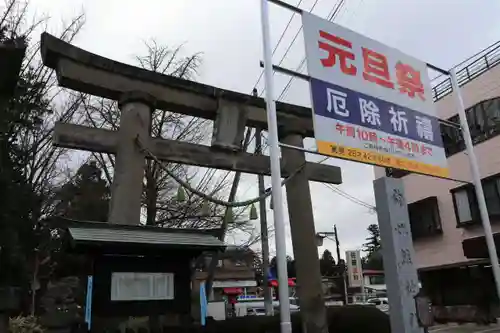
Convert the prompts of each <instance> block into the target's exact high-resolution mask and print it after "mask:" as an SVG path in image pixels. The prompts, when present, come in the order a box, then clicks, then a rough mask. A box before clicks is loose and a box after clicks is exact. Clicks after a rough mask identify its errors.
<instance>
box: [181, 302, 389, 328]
mask: <svg viewBox="0 0 500 333" xmlns="http://www.w3.org/2000/svg"><path fill="white" fill-rule="evenodd" d="M327 317H328V331H329V332H330V333H367V332H370V333H390V332H391V328H390V323H389V316H388V315H387V314H385V313H383V312H382V311H380V310H378V309H377V308H375V307H367V306H356V305H352V306H342V307H340V306H339V307H330V308H328V314H327ZM292 330H293V333H302V325H301V320H300V314H298V313H297V314H293V315H292ZM179 332H182V331H179ZM188 332H189V331H188ZM191 332H193V333H194V332H196V331H194V330H191ZM198 332H200V331H198ZM201 332H206V333H236V332H237V333H279V332H280V322H279V315H276V316H274V317H266V316H246V317H236V318H231V319H228V320H225V321H212V322H209V323H208V325H207V326H206V327H205V329H203V330H201Z"/></svg>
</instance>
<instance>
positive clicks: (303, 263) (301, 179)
mask: <svg viewBox="0 0 500 333" xmlns="http://www.w3.org/2000/svg"><path fill="white" fill-rule="evenodd" d="M282 137H283V140H282V142H283V143H285V144H288V145H293V146H296V147H303V136H302V134H300V133H296V132H287V133H286V132H285V133H282ZM282 156H283V160H284V162H285V165H286V168H287V169H288V170H290V172H294V171H295V170H296V169H297V168H299V167H300V166H302V165H303V164H304V163H305V162H306V159H305V155H304V152H301V151H299V150H295V149H287V148H284V149H282ZM286 197H287V201H288V214H289V216H290V229H291V233H292V242H293V254H294V257H295V268H296V271H297V281H298V284H299V286H300V288H298V294H299V298H300V312H301V317H302V320H303V325H304V328H305V332H307V333H328V325H327V319H326V308H325V301H324V299H323V288H322V284H321V273H320V269H319V257H318V248H317V246H316V231H315V229H314V217H313V209H312V202H311V192H310V189H309V180H308V177H307V172H306V170H305V168H303V169H302V170H301V171H300V172H299V173H297V174H296V175H295V176H294V177H293V178H292V179H291V180H290V181H289V182H288V183H287V184H286Z"/></svg>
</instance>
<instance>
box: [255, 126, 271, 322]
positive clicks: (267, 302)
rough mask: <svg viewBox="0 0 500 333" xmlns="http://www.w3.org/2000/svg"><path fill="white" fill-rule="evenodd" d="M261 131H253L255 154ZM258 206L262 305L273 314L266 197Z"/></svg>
mask: <svg viewBox="0 0 500 333" xmlns="http://www.w3.org/2000/svg"><path fill="white" fill-rule="evenodd" d="M261 134H262V131H261V130H260V129H257V130H256V131H255V154H256V155H257V154H258V155H261V154H262V137H261ZM257 177H258V180H259V195H262V193H264V191H265V187H264V176H263V175H258V176H257ZM259 208H260V214H259V215H260V239H261V241H262V271H263V275H264V277H263V279H262V282H263V283H264V287H263V289H264V306H265V308H266V315H268V316H272V315H273V298H272V295H271V288H269V240H268V234H267V214H266V199H261V200H260V202H259Z"/></svg>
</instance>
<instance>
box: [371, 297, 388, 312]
mask: <svg viewBox="0 0 500 333" xmlns="http://www.w3.org/2000/svg"><path fill="white" fill-rule="evenodd" d="M366 303H367V304H373V305H375V307H376V308H377V309H379V310H380V311H382V312H389V299H388V298H387V297H376V298H370V299H369V300H367V301H366Z"/></svg>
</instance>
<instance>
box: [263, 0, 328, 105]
mask: <svg viewBox="0 0 500 333" xmlns="http://www.w3.org/2000/svg"><path fill="white" fill-rule="evenodd" d="M318 2H319V0H315V1H314V4H313V5H312V7H311V9H309V13H312V11H313V10H314V8H316V5H317V4H318ZM294 14H295V13H294ZM301 31H302V26H301V27H300V28H299V30H298V31H297V33H296V34H295V36H293V39H292V41H291V43H290V44H289V45H288V47H287V49H286V50H285V53H284V54H283V56H282V57H281V59H280V61H279V62H278V66H280V65H281V64H282V63H283V61H284V60H285V58H286V56H287V55H288V52H290V50H291V48H292V46H293V44H295V41H296V40H297V37H299V35H300V32H301ZM274 73H276V71H274ZM261 76H262V73H261ZM264 91H265V88H263V89H262V90H261V92H260V93H259V96H261V95H262V93H263V92H264Z"/></svg>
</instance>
